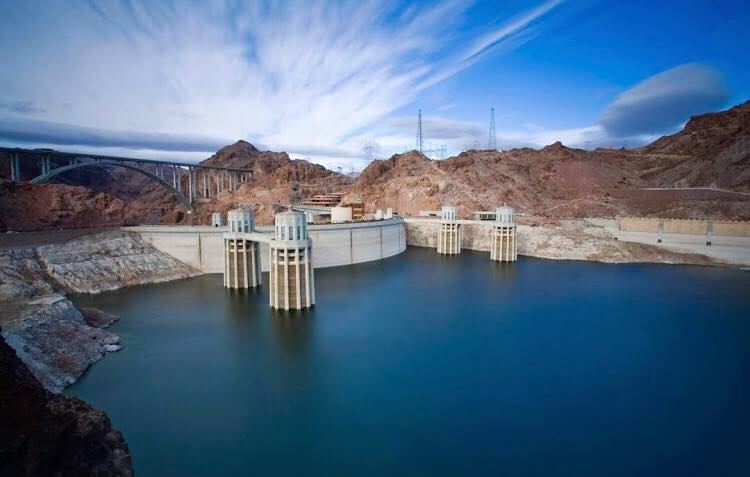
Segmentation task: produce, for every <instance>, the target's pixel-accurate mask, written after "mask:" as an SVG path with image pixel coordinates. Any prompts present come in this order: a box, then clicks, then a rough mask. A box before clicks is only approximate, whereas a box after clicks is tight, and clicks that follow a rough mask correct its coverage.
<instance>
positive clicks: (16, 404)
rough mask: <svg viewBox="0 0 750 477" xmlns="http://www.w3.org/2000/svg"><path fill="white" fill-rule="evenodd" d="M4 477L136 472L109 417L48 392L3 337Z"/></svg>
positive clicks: (105, 476) (107, 476)
mask: <svg viewBox="0 0 750 477" xmlns="http://www.w3.org/2000/svg"><path fill="white" fill-rule="evenodd" d="M2 331H4V330H2ZM0 475H2V476H7V477H14V476H29V477H46V476H60V477H66V476H70V477H74V476H84V475H85V476H94V475H95V476H100V477H115V476H122V477H128V476H132V475H133V464H132V461H131V458H130V451H129V449H128V446H127V443H126V442H125V440H124V439H123V437H122V434H121V433H120V432H119V431H118V430H116V429H114V428H112V424H111V422H110V420H109V418H108V417H107V415H106V414H104V413H103V412H102V411H99V410H97V409H94V408H92V407H91V406H90V405H88V404H86V403H85V402H83V401H81V400H80V399H76V398H72V397H68V396H64V395H59V394H52V393H50V392H48V391H47V390H45V389H44V387H43V386H42V385H41V384H40V383H39V382H38V381H37V380H36V379H35V378H34V376H33V375H32V374H31V372H29V370H28V369H27V368H26V366H25V365H24V363H23V362H22V361H21V360H20V359H19V358H18V356H16V353H15V351H14V350H13V349H12V348H11V347H10V346H8V344H6V343H5V341H4V340H3V339H2V338H1V337H0Z"/></svg>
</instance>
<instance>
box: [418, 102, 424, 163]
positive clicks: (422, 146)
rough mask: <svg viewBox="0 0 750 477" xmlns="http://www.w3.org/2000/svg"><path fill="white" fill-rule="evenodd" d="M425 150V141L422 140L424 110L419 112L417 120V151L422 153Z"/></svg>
mask: <svg viewBox="0 0 750 477" xmlns="http://www.w3.org/2000/svg"><path fill="white" fill-rule="evenodd" d="M422 149H424V139H423V138H422V110H421V109H420V110H419V116H418V118H417V151H419V152H422Z"/></svg>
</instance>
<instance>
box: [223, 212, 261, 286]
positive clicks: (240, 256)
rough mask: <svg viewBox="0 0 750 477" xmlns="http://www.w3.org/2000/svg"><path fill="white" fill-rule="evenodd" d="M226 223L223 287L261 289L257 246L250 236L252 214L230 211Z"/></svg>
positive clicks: (252, 223) (252, 227)
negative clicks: (259, 287)
mask: <svg viewBox="0 0 750 477" xmlns="http://www.w3.org/2000/svg"><path fill="white" fill-rule="evenodd" d="M227 222H228V228H229V231H228V232H225V233H224V286H225V287H227V288H254V287H257V286H260V284H261V269H260V242H258V241H257V239H256V238H255V237H254V236H253V235H254V232H255V220H254V217H253V211H252V210H250V209H243V208H239V209H234V210H230V211H229V213H228V214H227Z"/></svg>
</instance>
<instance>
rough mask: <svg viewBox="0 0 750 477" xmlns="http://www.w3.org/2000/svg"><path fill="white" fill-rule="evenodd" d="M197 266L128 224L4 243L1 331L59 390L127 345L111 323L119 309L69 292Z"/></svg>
mask: <svg viewBox="0 0 750 477" xmlns="http://www.w3.org/2000/svg"><path fill="white" fill-rule="evenodd" d="M198 274H200V272H198V271H197V270H194V269H193V268H191V267H189V266H187V265H185V264H183V263H182V262H180V261H178V260H176V259H175V258H173V257H171V256H169V255H167V254H165V253H163V252H160V251H159V250H156V249H155V248H154V247H152V246H151V245H149V244H148V243H146V242H145V241H143V240H142V239H141V238H140V236H138V235H137V234H131V233H126V232H121V231H107V232H100V233H92V234H90V235H85V236H82V237H78V238H75V239H73V240H69V241H66V242H63V243H59V244H51V245H42V246H37V247H32V248H24V249H9V250H2V251H0V314H1V317H0V326H2V329H3V330H2V336H3V337H4V338H5V340H6V341H7V342H8V344H9V345H10V346H11V347H12V348H13V349H14V350H15V351H16V353H17V354H18V357H19V358H20V359H21V360H22V361H23V362H24V363H25V364H26V366H27V367H28V368H29V370H30V371H31V372H32V373H33V374H34V376H35V377H36V379H37V380H38V381H39V382H40V383H42V385H43V386H44V387H45V389H47V390H48V391H50V392H54V393H58V392H60V391H62V390H63V389H64V388H65V387H66V386H68V385H70V384H72V383H73V382H75V380H76V379H78V378H79V377H80V376H81V375H82V374H83V373H84V372H85V371H86V369H88V367H89V366H90V365H91V364H93V363H95V362H96V361H99V360H100V359H102V358H103V357H104V356H105V355H106V354H107V353H109V352H114V351H118V350H119V349H120V346H121V345H120V338H119V337H118V336H117V335H116V334H114V333H112V332H111V331H108V330H106V329H104V328H106V327H107V326H109V325H110V324H112V323H113V322H114V321H116V319H117V318H116V317H113V316H111V315H107V314H106V313H103V312H101V311H99V310H94V309H82V310H79V309H77V308H76V307H75V306H74V305H73V303H72V302H71V301H70V300H68V299H67V298H66V297H65V294H66V293H99V292H102V291H108V290H115V289H118V288H121V287H124V286H129V285H139V284H147V283H156V282H163V281H169V280H177V279H181V278H188V277H192V276H195V275H198Z"/></svg>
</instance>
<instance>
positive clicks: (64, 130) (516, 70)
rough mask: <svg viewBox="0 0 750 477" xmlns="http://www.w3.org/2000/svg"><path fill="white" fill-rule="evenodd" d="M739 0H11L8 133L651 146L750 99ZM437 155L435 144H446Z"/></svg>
mask: <svg viewBox="0 0 750 477" xmlns="http://www.w3.org/2000/svg"><path fill="white" fill-rule="evenodd" d="M749 11H750V9H748V8H747V7H746V6H745V5H744V4H743V2H740V1H714V2H711V1H692V0H683V1H671V0H663V1H658V2H656V1H651V2H647V1H638V0H631V1H627V2H622V1H611V2H606V1H597V0H542V1H539V0H537V1H513V0H508V1H481V0H445V1H437V2H434V1H432V2H429V1H424V2H409V1H394V2H385V1H367V0H361V1H352V2H333V1H317V0H307V1H299V2H297V1H293V0H289V1H274V2H264V1H239V0H237V1H228V0H212V1H200V2H198V1H195V2H191V1H188V0H174V1H168V0H165V1H159V2H153V1H138V0H129V1H126V0H123V1H119V0H109V1H107V2H97V1H94V0H90V1H84V0H68V1H54V0H50V1H42V0H33V1H31V0H6V1H3V2H0V64H2V65H3V69H2V70H3V74H1V75H0V145H4V146H18V147H53V148H55V149H58V150H64V151H78V152H84V151H85V152H91V153H96V154H109V155H121V156H130V157H142V158H162V159H181V160H187V161H199V160H203V159H205V158H206V157H208V156H210V155H211V154H212V153H213V152H214V151H216V150H217V149H218V148H220V147H222V146H224V145H227V144H231V143H233V142H235V141H237V140H239V139H244V140H246V141H249V142H251V143H253V144H255V145H256V146H258V147H259V148H261V149H268V150H274V151H286V152H288V153H289V154H290V156H291V157H293V158H305V159H308V160H311V161H313V162H317V163H320V164H323V165H325V166H326V167H328V168H330V169H334V170H336V169H338V170H341V171H342V172H350V171H357V170H361V169H362V168H363V167H364V166H365V165H366V164H367V162H368V161H369V160H370V159H371V158H373V157H375V158H386V157H389V156H390V155H392V154H394V153H400V152H404V151H406V150H410V149H413V148H414V147H415V143H416V129H417V113H418V111H419V110H421V111H422V116H423V119H422V129H423V135H424V144H425V147H426V148H429V149H432V150H435V151H437V150H439V149H440V148H441V146H443V145H444V146H445V150H446V154H447V155H455V154H458V153H459V152H461V151H462V150H465V149H471V148H476V149H481V148H487V147H488V141H489V122H490V110H491V108H494V110H495V123H496V127H495V128H496V137H497V146H498V148H501V149H508V148H512V147H524V146H530V147H542V146H544V145H547V144H551V143H553V142H555V141H561V142H562V143H563V144H565V145H568V146H571V147H583V148H594V147H599V146H607V147H621V146H627V147H634V146H639V145H642V144H645V143H647V142H650V141H651V140H653V139H655V138H658V137H659V136H661V135H664V134H671V133H673V132H675V131H677V130H679V129H680V128H681V127H682V126H683V125H684V124H685V122H686V121H687V120H688V119H689V118H690V116H691V115H695V114H701V113H705V112H711V111H717V110H721V109H725V108H728V107H731V106H733V105H736V104H739V103H742V102H744V101H747V100H748V99H750V68H748V67H747V64H748V61H747V60H748V57H749V56H750V54H748V50H747V45H749V44H750V29H748V28H747V27H746V26H747V25H748V24H749V23H750V13H749ZM430 154H432V155H433V157H437V156H436V154H437V153H430Z"/></svg>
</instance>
